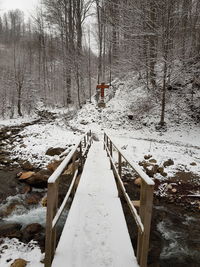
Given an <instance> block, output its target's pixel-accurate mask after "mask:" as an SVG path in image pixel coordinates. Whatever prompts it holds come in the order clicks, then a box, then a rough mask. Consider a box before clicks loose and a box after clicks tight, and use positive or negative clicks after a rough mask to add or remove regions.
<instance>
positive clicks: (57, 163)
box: [46, 160, 62, 172]
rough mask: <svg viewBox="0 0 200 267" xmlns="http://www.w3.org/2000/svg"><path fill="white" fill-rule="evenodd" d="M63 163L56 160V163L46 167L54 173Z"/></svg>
mask: <svg viewBox="0 0 200 267" xmlns="http://www.w3.org/2000/svg"><path fill="white" fill-rule="evenodd" d="M61 162H62V161H60V160H59V161H58V160H54V161H52V162H50V163H49V164H48V165H47V166H46V167H47V169H48V170H49V171H51V172H54V171H55V170H56V169H57V168H58V166H59V165H60V163H61Z"/></svg>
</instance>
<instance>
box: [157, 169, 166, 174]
mask: <svg viewBox="0 0 200 267" xmlns="http://www.w3.org/2000/svg"><path fill="white" fill-rule="evenodd" d="M157 172H158V173H160V174H161V175H162V173H163V172H164V167H158V169H157Z"/></svg>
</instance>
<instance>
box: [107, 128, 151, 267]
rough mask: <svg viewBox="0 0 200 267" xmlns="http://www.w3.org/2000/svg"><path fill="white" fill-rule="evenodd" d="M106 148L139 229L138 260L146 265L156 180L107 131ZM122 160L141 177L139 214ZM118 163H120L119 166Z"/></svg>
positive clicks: (123, 194) (119, 185)
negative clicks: (125, 184) (125, 153)
mask: <svg viewBox="0 0 200 267" xmlns="http://www.w3.org/2000/svg"><path fill="white" fill-rule="evenodd" d="M104 149H106V151H107V155H108V156H109V158H110V163H111V169H112V170H113V173H114V175H115V179H116V182H117V185H118V189H119V192H120V194H121V195H122V196H123V197H124V198H125V200H126V202H127V204H128V206H129V208H130V211H131V214H132V216H133V218H134V219H135V222H136V224H137V227H138V230H139V231H138V241H137V261H138V263H139V265H140V266H141V267H146V266H147V257H148V249H149V236H150V227H151V215H152V205H153V190H154V182H153V181H152V179H150V178H149V176H148V175H147V174H146V173H145V172H144V171H143V170H142V169H141V168H140V167H139V166H138V165H137V164H136V163H134V162H132V161H130V160H129V159H128V158H127V157H126V156H125V155H124V154H123V152H122V151H121V150H120V149H119V148H117V146H116V145H115V144H114V143H113V141H112V140H111V138H110V137H109V136H108V135H107V134H106V133H104ZM114 150H115V151H116V152H117V154H118V155H117V156H118V159H117V162H116V161H115V160H114V158H113V152H114ZM122 161H125V162H126V164H128V165H129V166H130V168H132V170H133V171H134V172H136V173H137V174H138V175H139V176H140V177H141V186H140V201H139V214H138V212H137V210H136V208H135V206H134V205H133V203H132V201H131V200H130V197H129V196H128V194H127V192H126V189H125V187H124V184H123V182H122ZM116 163H117V165H118V166H117V167H116Z"/></svg>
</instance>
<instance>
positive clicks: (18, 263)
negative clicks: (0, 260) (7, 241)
mask: <svg viewBox="0 0 200 267" xmlns="http://www.w3.org/2000/svg"><path fill="white" fill-rule="evenodd" d="M27 263H28V261H25V260H23V259H16V260H15V261H14V262H13V263H12V264H11V265H10V267H25V266H26V265H27Z"/></svg>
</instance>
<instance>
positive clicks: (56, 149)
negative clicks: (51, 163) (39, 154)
mask: <svg viewBox="0 0 200 267" xmlns="http://www.w3.org/2000/svg"><path fill="white" fill-rule="evenodd" d="M64 151H65V149H64V148H62V147H50V148H49V149H48V150H47V151H46V155H48V156H55V155H60V154H61V153H62V152H64Z"/></svg>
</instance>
